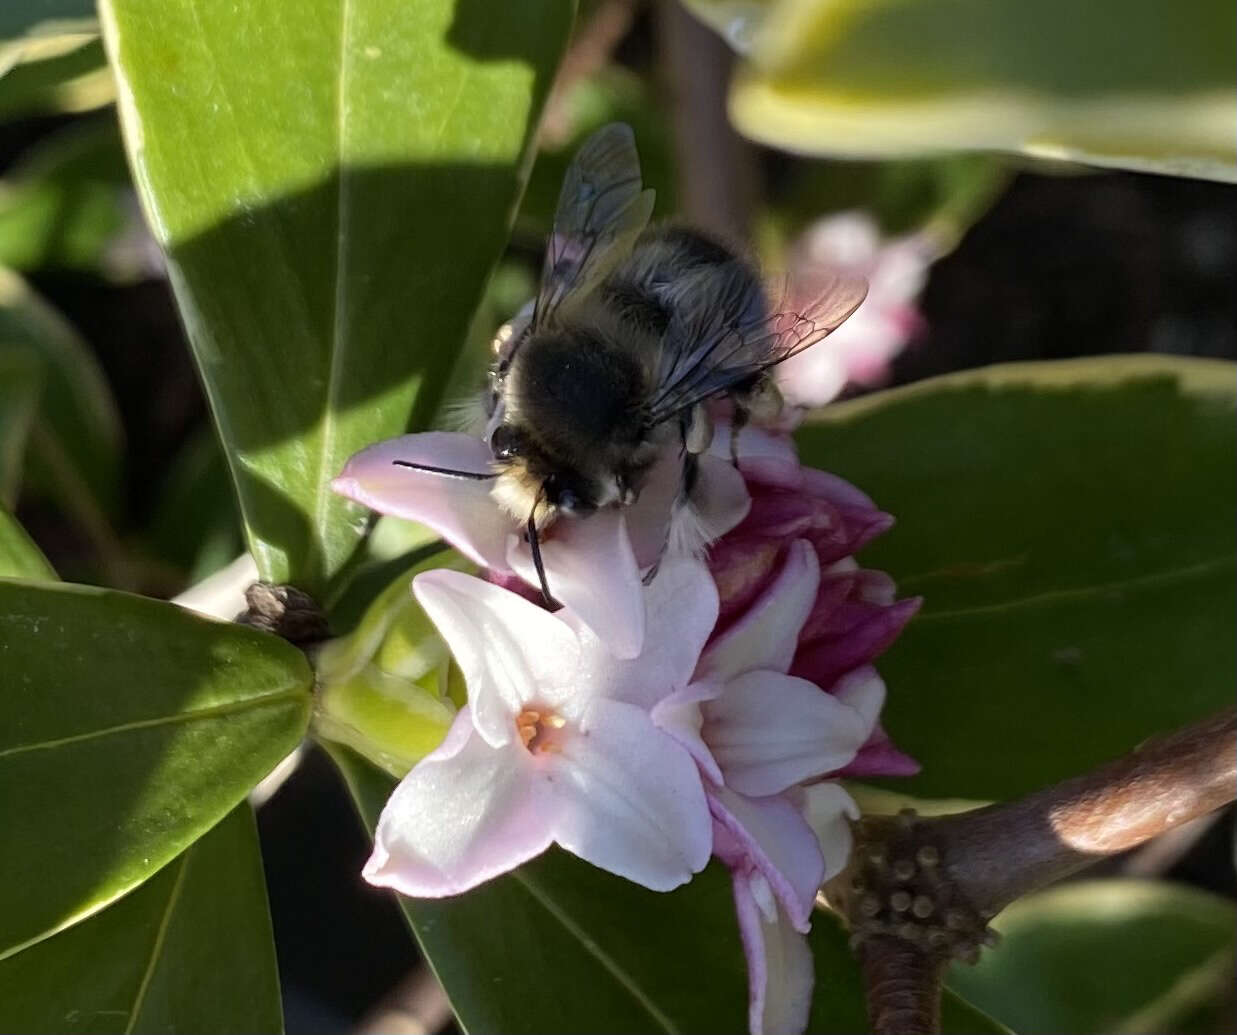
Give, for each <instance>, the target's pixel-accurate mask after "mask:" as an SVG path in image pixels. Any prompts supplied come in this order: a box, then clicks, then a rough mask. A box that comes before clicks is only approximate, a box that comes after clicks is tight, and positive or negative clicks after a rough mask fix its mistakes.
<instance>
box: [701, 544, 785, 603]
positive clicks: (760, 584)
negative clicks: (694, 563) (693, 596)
mask: <svg viewBox="0 0 1237 1035" xmlns="http://www.w3.org/2000/svg"><path fill="white" fill-rule="evenodd" d="M782 545H783V544H782V543H781V542H776V541H773V540H768V539H763V538H757V537H747V536H741V535H734V536H727V537H726V538H725V539H723V540H722V541H721V542H719V543H715V544H714V545H713V547H712V549H710V550H709V570H710V571H712V572H713V577H714V579H715V580H716V581H717V592H718V595H719V596H720V597H721V609H722V615H723V617H724V618H725V619H727V620H728V619H730V618H733V617H734V616H735V614H737V613H738V612H739V611H740V610H742V609H743V608H744V607H746V606H747V605H748V604H750V603H751V602H752V601H753V600H754V599H755V598H756V596H757V595H758V594H759V593H760V592H762V591H763V590H764V589H765V588H767V587H768V585H769V582H770V581H771V580H772V578H773V575H774V568H775V566H776V563H777V559H778V555H779V554H780V553H781V552H782ZM725 624H729V623H728V621H727V622H726V623H725Z"/></svg>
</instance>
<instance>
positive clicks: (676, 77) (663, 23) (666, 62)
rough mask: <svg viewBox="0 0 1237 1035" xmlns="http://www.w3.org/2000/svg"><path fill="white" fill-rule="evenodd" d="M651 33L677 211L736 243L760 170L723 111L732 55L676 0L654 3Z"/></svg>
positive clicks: (747, 220) (745, 229) (745, 227)
mask: <svg viewBox="0 0 1237 1035" xmlns="http://www.w3.org/2000/svg"><path fill="white" fill-rule="evenodd" d="M657 37H658V49H659V51H660V55H659V60H660V66H661V74H662V79H663V87H664V89H665V90H666V92H667V94H668V95H669V96H668V100H669V102H670V103H669V107H670V121H671V125H672V128H673V130H674V148H675V165H676V166H677V168H678V191H679V210H680V211H681V212H682V214H683V215H684V216H685V217H686V218H687V219H688V220H689V221H690V222H691V223H693V224H694V225H695V226H698V227H700V229H702V230H708V231H711V232H712V233H714V234H717V235H718V236H720V237H722V238H723V239H725V240H729V241H732V242H734V243H736V244H742V243H743V242H745V241H746V240H747V239H748V237H749V235H750V229H751V221H752V212H753V210H754V208H755V202H756V191H757V180H758V176H759V170H758V167H757V162H756V152H755V150H754V149H753V147H752V145H751V144H749V143H748V142H747V141H746V140H744V139H743V138H742V137H741V136H739V134H738V133H736V132H735V131H734V128H733V127H732V126H731V125H730V117H729V115H728V114H727V110H726V95H727V91H728V88H729V85H730V73H731V69H732V68H733V66H734V61H735V58H734V53H733V52H732V51H731V49H730V47H729V46H727V45H726V42H725V41H724V40H723V39H722V38H721V36H719V35H718V34H717V33H715V32H714V31H713V30H712V29H710V28H708V27H706V26H705V25H704V24H703V23H702V22H700V21H698V20H697V19H696V18H694V17H693V16H692V15H691V14H689V13H688V12H687V11H686V10H685V9H684V7H683V5H682V4H681V3H680V2H678V0H661V2H660V3H659V4H658V5H657Z"/></svg>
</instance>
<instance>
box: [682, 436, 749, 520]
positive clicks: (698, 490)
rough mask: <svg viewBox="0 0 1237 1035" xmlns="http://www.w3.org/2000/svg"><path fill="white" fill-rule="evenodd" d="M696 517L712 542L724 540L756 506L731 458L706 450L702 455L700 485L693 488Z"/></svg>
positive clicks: (698, 477)
mask: <svg viewBox="0 0 1237 1035" xmlns="http://www.w3.org/2000/svg"><path fill="white" fill-rule="evenodd" d="M691 500H692V506H693V508H694V509H695V512H696V519H697V520H698V521H699V522H700V524H701V526H702V527H703V528H704V530H705V532H706V534H707V535H708V538H709V541H710V542H711V541H713V540H714V539H720V538H721V537H722V536H724V535H725V534H726V533H727V532H729V531H730V530H731V529H732V528H734V527H735V526H736V525H738V524H739V522H740V521H742V520H743V519H744V518H745V517H746V516H747V512H748V510H749V509H750V507H751V505H752V497H751V495H750V494H749V493H748V491H747V483H746V482H745V481H744V480H743V475H742V474H740V473H739V472H738V471H736V470H735V469H734V465H733V464H731V463H730V461H729V460H721V459H719V458H717V457H716V456H712V455H711V454H709V453H705V454H704V455H703V456H701V457H700V468H699V471H698V472H697V475H696V485H695V487H694V488H693V489H692V495H691Z"/></svg>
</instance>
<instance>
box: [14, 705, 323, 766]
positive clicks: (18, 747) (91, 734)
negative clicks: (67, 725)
mask: <svg viewBox="0 0 1237 1035" xmlns="http://www.w3.org/2000/svg"><path fill="white" fill-rule="evenodd" d="M302 693H303V691H302V690H300V689H299V688H297V689H292V690H281V691H279V692H278V693H275V694H264V695H262V696H260V697H248V698H246V699H245V700H243V701H229V702H228V703H226V704H220V705H215V706H214V707H211V708H198V709H196V710H194V711H187V712H177V713H176V714H175V715H160V716H157V717H155V718H153V719H136V720H134V721H133V722H123V723H121V724H120V725H118V726H107V727H105V728H103V729H99V730H89V731H87V732H86V733H74V734H71V735H70V736H67V737H57V738H55V739H52V740H41V741H37V742H36V743H33V744H14V745H13V746H12V747H8V748H4V749H3V750H0V759H5V758H12V757H13V756H15V755H23V754H26V753H27V752H29V751H46V750H51V749H52V748H58V747H65V746H66V745H69V744H82V743H86V742H87V741H91V740H100V739H102V738H103V737H110V736H113V735H115V734H118V733H131V732H134V731H136V730H145V729H156V728H158V727H159V726H175V725H177V724H179V723H183V722H193V721H196V720H198V719H216V718H219V717H221V716H224V715H230V714H232V713H233V712H239V711H245V710H248V709H251V708H262V707H265V706H266V705H269V704H279V703H281V702H284V701H292V700H295V699H296V698H298V697H300V696H301V695H302Z"/></svg>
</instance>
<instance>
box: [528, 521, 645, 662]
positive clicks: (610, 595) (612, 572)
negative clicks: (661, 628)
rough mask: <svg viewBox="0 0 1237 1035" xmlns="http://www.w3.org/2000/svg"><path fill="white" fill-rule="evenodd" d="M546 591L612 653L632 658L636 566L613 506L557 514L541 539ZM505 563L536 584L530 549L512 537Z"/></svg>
mask: <svg viewBox="0 0 1237 1035" xmlns="http://www.w3.org/2000/svg"><path fill="white" fill-rule="evenodd" d="M541 557H542V561H543V562H544V564H545V573H546V582H547V583H548V584H549V588H550V593H551V595H552V596H553V597H554V598H555V599H556V600H557V601H558V602H559V603H560V604H562V605H563V606H564V607H566V608H569V609H570V610H571V611H573V612H574V613H575V614H576V616H578V617H579V619H580V620H581V621H582V622H584V624H585V625H587V626H588V627H589V628H590V629H592V630H593V631H594V632H595V633H596V634H597V635H598V636H599V637H601V639H602V640H603V641H604V642H605V644H606V646H607V648H608V649H609V650H610V652H611V653H613V654H614V655H615V657H619V658H634V657H635V656H636V655H637V654H639V653H640V649H641V647H642V646H643V645H644V595H643V592H642V590H643V587H642V585H641V583H640V569H639V568H638V567H637V565H636V558H635V554H633V553H632V549H631V541H630V540H629V539H628V538H627V527H626V525H625V524H624V521H623V516H622V514H621V513H620V512H619V511H618V510H617V509H615V508H609V509H606V510H602V511H599V512H598V513H596V514H593V515H591V516H589V517H587V518H582V519H576V520H572V519H570V518H562V519H560V520H559V521H557V522H555V524H554V526H553V528H552V529H551V530H550V535H548V536H547V537H546V538H545V540H544V541H543V542H542V543H541ZM507 561H508V563H509V564H510V565H511V567H512V568H513V569H515V571H516V573H517V574H518V575H519V576H520V577H521V578H522V579H524V581H525V582H527V583H529V585H532V586H536V585H538V580H537V569H536V567H535V566H534V564H533V556H532V552H531V550H530V549H529V545H528V543H526V542H524V540H523V539H519V538H514V537H513V538H512V539H511V542H510V548H509V550H508V553H507Z"/></svg>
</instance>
